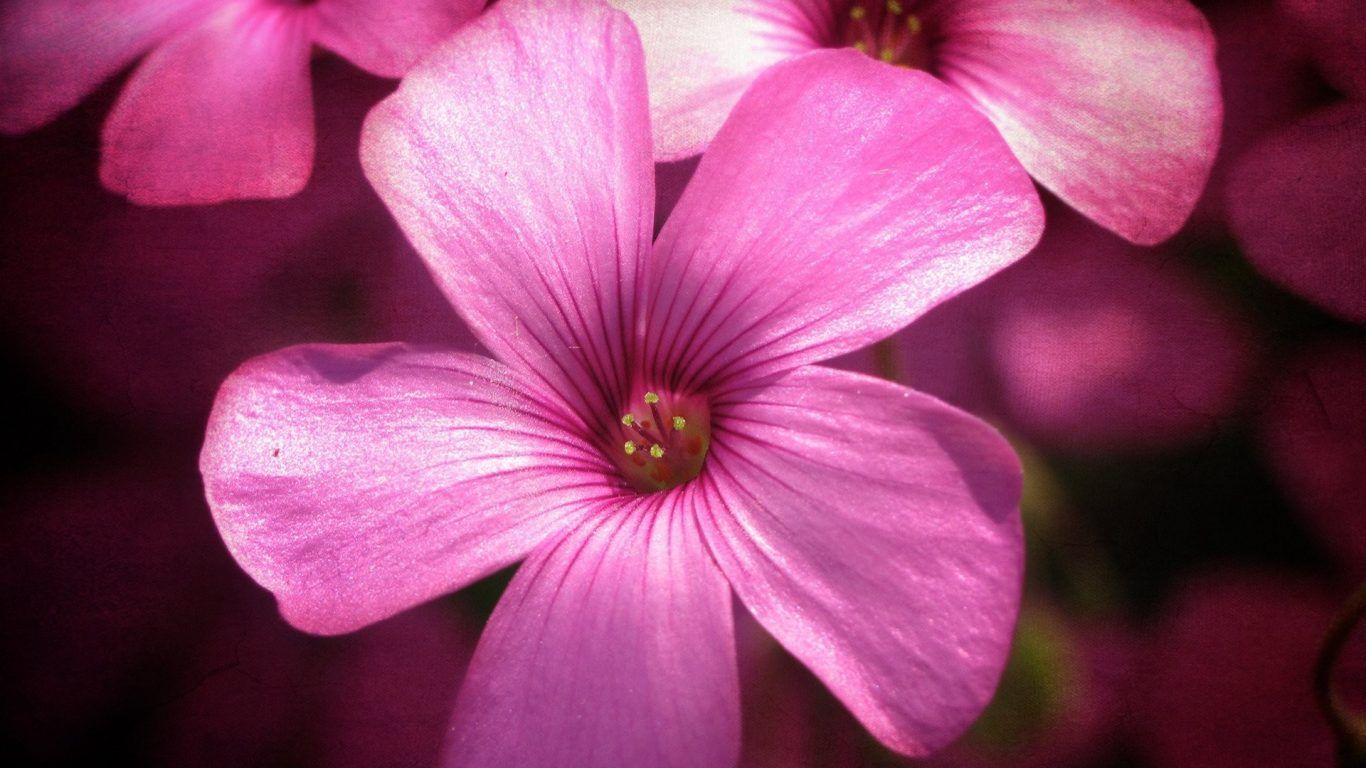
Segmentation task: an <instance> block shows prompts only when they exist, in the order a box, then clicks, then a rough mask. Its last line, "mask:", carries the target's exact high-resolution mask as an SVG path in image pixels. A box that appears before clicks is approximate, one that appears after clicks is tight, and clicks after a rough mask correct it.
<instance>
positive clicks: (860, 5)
mask: <svg viewBox="0 0 1366 768" xmlns="http://www.w3.org/2000/svg"><path fill="white" fill-rule="evenodd" d="M915 5H916V0H886V2H879V1H878V0H855V1H854V2H853V3H851V4H850V5H849V8H848V10H846V11H845V12H844V14H843V15H842V16H841V18H840V19H839V20H838V24H839V27H838V33H837V35H836V38H835V42H836V44H837V45H842V46H847V47H851V48H857V49H858V50H860V51H863V52H864V53H866V54H868V55H869V56H872V57H873V58H875V59H878V60H879V61H884V62H886V63H888V64H893V65H896V66H898V67H909V68H911V69H929V67H930V45H929V39H928V36H927V34H926V29H925V20H924V19H923V18H922V17H921V16H919V15H917V14H916V13H914V6H915Z"/></svg>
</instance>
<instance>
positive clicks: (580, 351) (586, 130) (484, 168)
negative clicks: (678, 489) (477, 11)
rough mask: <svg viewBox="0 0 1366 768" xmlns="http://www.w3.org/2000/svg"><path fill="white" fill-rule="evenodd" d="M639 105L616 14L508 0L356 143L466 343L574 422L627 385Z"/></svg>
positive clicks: (538, 0) (642, 194)
mask: <svg viewBox="0 0 1366 768" xmlns="http://www.w3.org/2000/svg"><path fill="white" fill-rule="evenodd" d="M647 112H648V110H647V106H646V99H645V76H644V65H643V63H642V60H641V53H640V43H639V41H638V40H637V39H636V36H635V32H634V30H632V28H631V25H630V22H629V21H628V20H627V18H626V17H625V16H624V15H623V14H621V13H619V12H616V11H613V10H611V9H609V8H606V7H604V6H601V5H594V4H590V3H586V2H579V1H578V0H574V1H572V2H551V0H507V1H506V2H500V3H498V4H497V5H496V6H494V7H493V8H492V9H491V10H490V11H489V12H487V13H485V14H483V15H481V16H480V17H479V18H478V19H476V20H475V21H473V22H471V23H469V24H468V25H466V26H465V27H463V28H462V29H461V31H460V34H458V35H455V36H454V37H452V38H451V39H450V40H448V41H447V42H446V43H445V44H443V45H442V46H441V47H440V48H438V49H437V50H436V51H434V52H433V53H432V54H431V55H429V56H428V57H427V58H425V59H424V60H423V63H422V64H421V65H419V66H418V67H417V68H416V69H414V70H413V71H412V72H411V73H410V74H409V75H408V76H407V77H406V78H404V80H403V85H402V86H401V87H400V88H399V91H398V93H397V94H395V95H394V96H392V97H390V98H389V99H387V100H385V101H384V102H382V103H381V104H380V105H379V106H378V107H376V108H375V110H374V111H373V112H372V113H371V114H370V117H369V118H368V119H367V121H366V125H365V129H364V131H363V135H362V140H361V158H362V162H363V165H364V167H365V172H366V175H367V177H368V178H369V179H370V181H371V183H372V184H373V185H374V186H375V188H376V190H377V191H378V192H379V194H380V197H381V198H383V199H384V201H385V203H386V204H388V206H389V208H390V209H391V210H392V211H393V213H394V216H395V218H397V219H398V222H399V224H400V225H401V226H402V227H403V229H404V231H405V233H406V234H407V235H408V238H409V239H410V240H412V242H413V244H414V245H415V246H416V247H417V250H418V253H420V254H421V255H422V257H423V258H424V259H425V260H426V261H427V264H428V266H429V267H430V268H431V270H432V272H433V273H434V275H435V276H436V278H437V282H438V283H439V284H440V285H441V287H442V290H443V291H445V293H446V295H447V296H448V297H449V298H450V299H451V301H452V302H453V303H454V304H455V305H456V306H457V307H458V308H459V309H460V311H461V313H462V314H463V315H464V317H465V318H466V320H468V321H469V323H470V325H471V327H472V328H473V329H474V331H475V332H476V334H478V335H479V337H480V339H481V340H482V341H483V342H484V343H485V344H486V345H487V346H488V347H489V349H490V350H491V351H492V352H493V353H494V354H495V355H497V356H498V357H499V358H500V359H501V360H503V361H504V362H505V363H507V364H508V365H510V366H512V367H514V368H518V369H520V370H522V371H523V372H525V373H527V374H528V375H529V376H531V377H533V378H539V379H541V381H542V382H543V383H544V385H545V387H544V388H545V389H548V390H549V391H550V392H552V393H556V394H557V395H558V396H559V397H560V398H561V399H562V400H564V401H565V402H566V403H569V404H570V406H571V407H572V408H574V409H575V410H576V411H577V412H578V413H579V414H580V415H581V417H584V418H588V419H605V418H609V417H610V414H612V413H613V412H615V411H616V410H617V407H616V401H615V399H616V398H619V397H621V394H620V391H621V390H623V389H624V388H625V387H626V371H627V370H628V369H627V367H626V366H625V365H624V362H626V357H627V354H628V353H627V345H626V343H625V340H626V339H627V338H628V335H629V333H630V331H631V329H632V328H633V327H634V317H635V310H634V290H633V286H634V285H635V283H636V279H637V278H636V265H637V262H638V260H639V258H640V255H641V254H642V253H644V252H645V249H646V248H648V247H649V243H650V235H651V224H652V212H651V207H652V205H653V194H654V190H653V186H652V185H653V166H652V165H651V161H650V146H649V123H648V115H647ZM585 414H587V415H586V416H585ZM603 426H605V424H604V425H603Z"/></svg>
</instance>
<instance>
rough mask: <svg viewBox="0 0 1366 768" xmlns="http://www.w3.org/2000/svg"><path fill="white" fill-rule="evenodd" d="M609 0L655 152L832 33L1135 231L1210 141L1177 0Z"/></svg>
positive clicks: (1197, 39) (705, 137)
mask: <svg viewBox="0 0 1366 768" xmlns="http://www.w3.org/2000/svg"><path fill="white" fill-rule="evenodd" d="M613 3H614V4H615V5H617V6H618V7H620V8H622V9H623V10H626V11H627V12H628V13H630V14H631V17H632V18H633V19H634V20H635V22H636V24H637V25H638V26H639V27H640V34H641V38H642V40H643V41H644V45H645V55H646V60H647V63H648V67H649V77H650V98H651V111H652V114H653V118H654V128H655V149H656V153H657V154H658V155H659V157H660V159H677V158H680V157H685V156H688V155H691V154H696V153H697V152H699V151H701V150H702V149H703V148H705V147H706V145H707V143H708V142H709V141H710V140H711V138H712V136H713V135H715V133H716V130H717V128H719V127H720V125H721V122H722V121H723V120H724V119H725V116H726V114H727V112H729V111H730V108H731V106H732V105H733V104H735V101H736V99H738V98H739V96H740V94H741V93H742V92H743V91H744V90H745V87H746V86H747V85H748V84H749V83H750V82H751V81H752V80H753V79H754V77H755V76H756V75H757V74H758V73H759V72H761V71H763V70H764V69H765V68H767V67H769V66H771V65H773V64H774V63H776V62H779V61H783V60H785V59H788V58H790V57H792V56H795V55H800V54H802V53H805V52H808V51H811V50H815V49H819V48H842V47H853V48H856V49H859V50H862V51H864V52H866V53H867V54H868V55H870V56H872V57H874V58H877V59H880V60H882V61H885V62H887V63H889V64H894V65H897V66H899V67H902V68H905V69H918V70H924V71H928V72H930V73H932V74H934V75H936V76H937V77H939V78H940V79H941V80H943V81H944V82H946V83H948V84H949V85H950V86H951V87H952V88H953V89H954V90H955V91H956V92H957V93H959V94H960V95H963V96H966V97H967V99H968V100H969V101H971V102H972V103H973V104H974V105H975V106H976V107H977V108H978V109H979V110H981V111H982V113H983V114H985V115H986V116H987V117H989V118H990V119H991V121H992V122H993V123H995V124H996V127H997V128H998V129H999V130H1000V131H1001V134H1002V135H1003V136H1004V137H1005V140H1006V142H1007V143H1009V145H1010V147H1011V149H1013V150H1014V151H1015V154H1016V156H1018V157H1019V159H1020V161H1021V162H1022V163H1023V164H1024V166H1025V168H1027V169H1028V170H1029V172H1030V173H1031V174H1032V175H1033V176H1034V178H1036V179H1038V180H1039V182H1040V183H1041V184H1043V185H1044V186H1045V187H1048V188H1049V189H1050V190H1052V191H1053V192H1054V193H1056V194H1057V195H1058V196H1059V197H1061V198H1062V199H1063V200H1065V201H1067V203H1068V204H1070V205H1071V206H1072V207H1074V208H1076V209H1077V210H1079V211H1081V212H1082V213H1083V214H1085V215H1086V216H1087V217H1089V218H1091V219H1092V220H1094V221H1095V222H1096V223H1098V224H1100V225H1101V226H1103V227H1105V228H1106V229H1109V230H1111V231H1113V232H1115V233H1117V234H1119V235H1121V236H1123V237H1124V238H1126V239H1128V240H1130V241H1133V242H1135V243H1139V244H1144V245H1150V244H1153V243H1156V242H1159V241H1161V240H1164V239H1166V238H1167V237H1169V236H1170V235H1171V234H1172V233H1174V232H1175V231H1176V230H1177V229H1179V228H1180V227H1181V225H1182V223H1184V222H1185V220H1186V218H1187V216H1189V215H1190V212H1191V210H1192V209H1193V208H1194V207H1195V203H1196V201H1197V199H1198V198H1199V196H1200V192H1201V190H1202V189H1203V188H1204V184H1205V180H1206V178H1207V177H1208V175H1209V171H1210V166H1211V165H1212V164H1213V163H1214V156H1215V151H1216V149H1217V148H1218V144H1219V125H1220V121H1221V118H1222V107H1221V101H1220V98H1219V76H1218V72H1217V70H1216V69H1215V63H1214V37H1213V35H1212V34H1211V33H1210V29H1209V24H1208V23H1207V22H1206V21H1205V19H1204V17H1203V16H1201V15H1200V13H1199V12H1198V11H1196V10H1195V8H1193V7H1192V6H1191V5H1190V3H1188V2H1186V0H687V1H686V2H678V1H676V0H613ZM906 76H909V73H906Z"/></svg>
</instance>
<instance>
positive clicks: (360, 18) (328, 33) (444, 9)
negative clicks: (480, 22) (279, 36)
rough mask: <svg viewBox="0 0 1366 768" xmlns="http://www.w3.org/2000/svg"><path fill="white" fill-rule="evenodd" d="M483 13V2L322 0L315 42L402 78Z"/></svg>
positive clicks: (373, 69) (369, 67)
mask: <svg viewBox="0 0 1366 768" xmlns="http://www.w3.org/2000/svg"><path fill="white" fill-rule="evenodd" d="M483 8H484V0H398V1H397V2H396V1H395V0H320V1H319V2H318V4H317V13H318V32H317V42H318V44H319V45H321V46H324V47H326V48H330V49H331V50H333V51H336V52H337V53H339V54H341V55H342V56H345V57H346V58H347V59H349V60H350V61H352V62H354V63H355V64H356V66H358V67H361V68H362V69H366V70H368V71H370V72H374V73H375V74H377V75H383V76H384V77H402V76H403V73H405V72H407V71H408V68H409V67H411V66H413V64H415V63H417V60H418V58H419V57H420V56H422V54H424V53H426V52H427V51H428V50H430V49H431V48H432V47H433V46H435V45H436V44H437V43H439V42H441V41H442V40H444V39H445V38H446V36H447V35H449V34H451V32H452V31H453V30H455V28H456V27H459V26H460V25H461V24H463V23H465V22H466V21H468V20H470V19H472V18H474V17H475V16H477V15H479V11H481V10H483Z"/></svg>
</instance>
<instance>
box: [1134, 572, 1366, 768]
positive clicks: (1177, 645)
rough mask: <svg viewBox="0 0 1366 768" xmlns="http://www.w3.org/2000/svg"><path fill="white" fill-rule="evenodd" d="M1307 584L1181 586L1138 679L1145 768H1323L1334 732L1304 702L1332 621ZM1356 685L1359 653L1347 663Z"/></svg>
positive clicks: (1361, 670)
mask: <svg viewBox="0 0 1366 768" xmlns="http://www.w3.org/2000/svg"><path fill="white" fill-rule="evenodd" d="M1334 611H1335V607H1334V604H1333V601H1332V600H1331V598H1329V597H1328V596H1327V595H1326V594H1325V593H1324V592H1322V591H1320V590H1319V589H1317V588H1316V587H1315V586H1314V585H1311V584H1305V583H1299V582H1296V581H1293V580H1284V579H1278V578H1276V577H1275V576H1272V575H1269V574H1244V573H1227V574H1220V575H1217V576H1208V577H1205V578H1203V579H1200V580H1197V581H1195V582H1193V583H1191V584H1188V585H1187V586H1186V587H1185V589H1184V590H1183V591H1182V593H1181V594H1180V595H1179V596H1178V598H1177V599H1176V600H1175V601H1174V603H1173V604H1172V606H1171V607H1170V608H1169V612H1168V615H1167V617H1166V618H1165V619H1164V621H1163V622H1162V624H1161V626H1160V627H1159V629H1158V631H1157V633H1156V637H1155V642H1154V643H1153V649H1152V656H1151V658H1150V659H1149V663H1148V665H1147V666H1146V667H1145V668H1144V670H1143V673H1142V675H1141V677H1140V678H1139V680H1140V681H1141V682H1142V683H1143V688H1144V695H1143V706H1142V707H1141V711H1140V715H1141V720H1140V727H1141V729H1142V731H1143V734H1142V735H1143V744H1144V747H1145V751H1146V752H1147V755H1148V757H1149V761H1148V762H1150V763H1151V764H1152V765H1153V766H1154V768H1284V766H1289V765H1294V766H1304V768H1330V767H1331V766H1333V765H1335V764H1336V761H1335V760H1334V757H1333V752H1334V750H1333V735H1332V732H1331V731H1330V730H1329V728H1328V724H1327V722H1326V721H1325V720H1324V719H1323V715H1322V714H1321V713H1320V712H1319V711H1318V708H1317V707H1316V706H1315V703H1314V696H1313V690H1312V685H1313V677H1314V673H1313V667H1314V658H1315V655H1316V653H1317V650H1318V647H1319V643H1320V641H1321V640H1322V638H1323V634H1324V632H1326V631H1327V629H1328V626H1329V624H1330V622H1331V621H1332V617H1333V613H1334ZM1346 661H1347V662H1348V664H1347V665H1345V666H1349V667H1350V668H1351V669H1349V670H1347V671H1349V672H1351V673H1352V675H1353V676H1354V677H1355V679H1356V680H1358V681H1360V680H1362V679H1364V676H1366V654H1361V655H1357V656H1355V657H1353V656H1348V657H1346Z"/></svg>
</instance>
